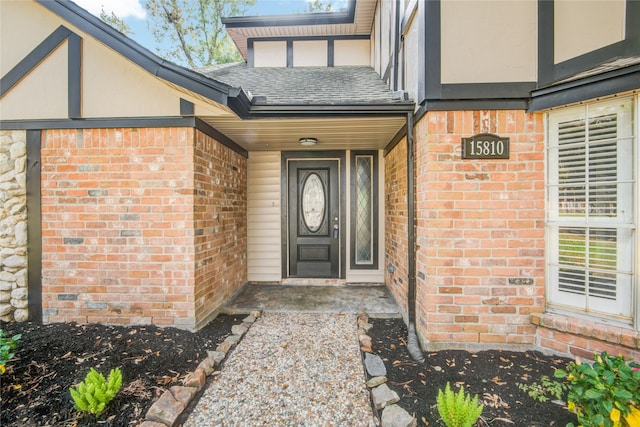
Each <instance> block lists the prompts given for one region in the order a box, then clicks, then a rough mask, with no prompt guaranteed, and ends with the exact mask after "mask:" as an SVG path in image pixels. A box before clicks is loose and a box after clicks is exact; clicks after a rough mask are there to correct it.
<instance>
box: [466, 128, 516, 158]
mask: <svg viewBox="0 0 640 427" xmlns="http://www.w3.org/2000/svg"><path fill="white" fill-rule="evenodd" d="M509 143H510V141H509V138H501V137H499V136H498V135H494V134H492V133H479V134H478V135H473V136H472V137H471V138H462V158H463V159H508V158H509Z"/></svg>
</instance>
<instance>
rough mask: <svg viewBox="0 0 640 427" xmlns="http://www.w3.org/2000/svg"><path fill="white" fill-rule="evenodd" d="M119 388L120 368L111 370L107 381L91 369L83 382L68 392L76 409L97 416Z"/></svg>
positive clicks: (120, 383) (120, 382)
mask: <svg viewBox="0 0 640 427" xmlns="http://www.w3.org/2000/svg"><path fill="white" fill-rule="evenodd" d="M121 386H122V374H121V373H120V368H115V369H112V370H111V372H109V379H108V380H106V379H105V378H104V375H102V374H101V373H100V372H98V371H96V370H95V369H93V368H91V370H90V371H89V373H88V374H87V376H86V377H85V379H84V381H83V382H81V383H80V384H78V385H77V386H76V387H71V389H70V390H69V391H70V392H71V397H73V401H74V402H75V407H76V409H78V410H80V411H84V412H89V413H90V414H93V415H95V416H98V415H100V414H101V413H102V412H103V411H104V409H105V407H106V406H107V404H108V403H109V402H111V400H112V399H113V398H114V397H115V395H116V393H118V390H120V387H121Z"/></svg>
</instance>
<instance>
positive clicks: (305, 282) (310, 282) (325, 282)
mask: <svg viewBox="0 0 640 427" xmlns="http://www.w3.org/2000/svg"><path fill="white" fill-rule="evenodd" d="M281 282H282V284H283V285H300V286H345V285H346V284H347V281H346V280H345V279H308V278H300V277H290V278H287V279H282V281H281Z"/></svg>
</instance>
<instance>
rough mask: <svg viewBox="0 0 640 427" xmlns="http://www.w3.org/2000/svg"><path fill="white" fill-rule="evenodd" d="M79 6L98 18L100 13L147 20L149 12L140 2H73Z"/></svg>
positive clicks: (89, 0)
mask: <svg viewBox="0 0 640 427" xmlns="http://www.w3.org/2000/svg"><path fill="white" fill-rule="evenodd" d="M73 1H74V2H75V3H76V4H77V5H78V6H80V7H82V8H84V9H86V10H88V11H89V12H90V13H92V14H93V15H96V16H100V11H101V10H102V9H104V11H105V12H107V13H111V12H113V13H114V14H115V15H116V16H117V17H118V18H120V19H125V18H129V17H133V18H137V19H145V18H146V17H147V11H146V10H144V7H142V5H141V4H140V0H73Z"/></svg>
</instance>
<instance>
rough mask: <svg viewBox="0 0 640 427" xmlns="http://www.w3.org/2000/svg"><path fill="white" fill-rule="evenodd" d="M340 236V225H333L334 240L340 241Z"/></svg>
mask: <svg viewBox="0 0 640 427" xmlns="http://www.w3.org/2000/svg"><path fill="white" fill-rule="evenodd" d="M339 234H340V230H339V228H338V224H333V238H334V240H338V236H339Z"/></svg>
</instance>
